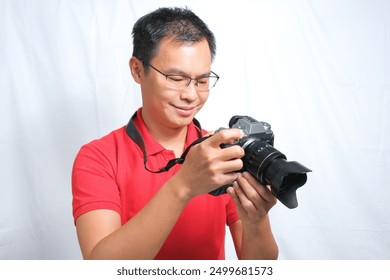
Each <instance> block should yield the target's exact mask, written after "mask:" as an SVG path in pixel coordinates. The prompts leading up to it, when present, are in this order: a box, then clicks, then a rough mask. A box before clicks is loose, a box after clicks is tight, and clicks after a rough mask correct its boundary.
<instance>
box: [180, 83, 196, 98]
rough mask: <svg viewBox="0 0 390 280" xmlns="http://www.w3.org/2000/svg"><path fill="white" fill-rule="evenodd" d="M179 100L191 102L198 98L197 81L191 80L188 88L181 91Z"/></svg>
mask: <svg viewBox="0 0 390 280" xmlns="http://www.w3.org/2000/svg"><path fill="white" fill-rule="evenodd" d="M181 98H182V99H187V100H189V101H193V100H195V99H197V98H198V85H197V80H191V81H190V83H189V84H188V86H187V87H186V88H185V89H183V90H182V92H181Z"/></svg>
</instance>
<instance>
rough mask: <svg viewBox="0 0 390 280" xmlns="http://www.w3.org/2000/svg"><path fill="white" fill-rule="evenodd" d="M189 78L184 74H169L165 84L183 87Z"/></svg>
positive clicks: (173, 87) (170, 86)
mask: <svg viewBox="0 0 390 280" xmlns="http://www.w3.org/2000/svg"><path fill="white" fill-rule="evenodd" d="M189 81H190V78H188V77H185V76H175V75H170V76H168V77H167V86H168V87H169V88H172V89H180V90H182V89H185V88H186V87H187V85H188V84H189Z"/></svg>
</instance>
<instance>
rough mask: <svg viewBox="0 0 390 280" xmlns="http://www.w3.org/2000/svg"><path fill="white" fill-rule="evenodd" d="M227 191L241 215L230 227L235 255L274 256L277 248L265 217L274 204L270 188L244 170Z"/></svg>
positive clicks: (256, 257) (250, 257) (255, 257)
mask: <svg viewBox="0 0 390 280" xmlns="http://www.w3.org/2000/svg"><path fill="white" fill-rule="evenodd" d="M228 193H229V194H230V196H231V197H232V198H233V200H234V201H235V203H236V206H237V211H238V215H239V217H240V220H238V221H237V222H235V223H233V224H232V225H231V226H230V231H231V234H232V237H233V241H234V245H235V248H236V252H237V256H238V258H239V259H277V257H278V247H277V244H276V242H275V239H274V236H273V234H272V231H271V227H270V223H269V218H268V211H269V210H270V209H271V208H272V207H273V206H274V205H275V203H276V198H275V197H274V196H273V195H272V193H271V191H270V190H269V189H268V188H267V187H266V186H263V185H261V184H259V183H258V182H257V180H256V179H255V178H254V177H253V176H251V175H250V174H249V173H247V172H244V173H243V175H242V176H239V178H238V179H237V181H236V182H235V183H234V184H233V187H232V188H229V189H228Z"/></svg>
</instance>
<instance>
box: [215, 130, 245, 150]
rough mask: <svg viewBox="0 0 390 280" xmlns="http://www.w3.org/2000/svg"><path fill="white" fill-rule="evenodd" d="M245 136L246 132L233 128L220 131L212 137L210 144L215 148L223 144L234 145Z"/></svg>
mask: <svg viewBox="0 0 390 280" xmlns="http://www.w3.org/2000/svg"><path fill="white" fill-rule="evenodd" d="M243 136H244V132H243V131H242V130H241V129H237V128H231V129H224V130H221V131H218V132H217V133H215V134H214V135H213V137H210V140H209V141H210V144H211V145H212V146H214V147H220V146H221V144H228V143H234V142H235V141H237V140H238V139H240V138H242V137H243Z"/></svg>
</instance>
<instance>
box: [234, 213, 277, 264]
mask: <svg viewBox="0 0 390 280" xmlns="http://www.w3.org/2000/svg"><path fill="white" fill-rule="evenodd" d="M278 253H279V251H278V246H277V244H276V241H275V239H274V236H273V234H272V231H271V226H270V223H269V219H268V216H267V217H266V218H264V219H263V221H262V222H260V223H259V224H243V225H242V241H241V253H240V256H239V258H240V259H252V260H255V259H263V260H264V259H277V258H278Z"/></svg>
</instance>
